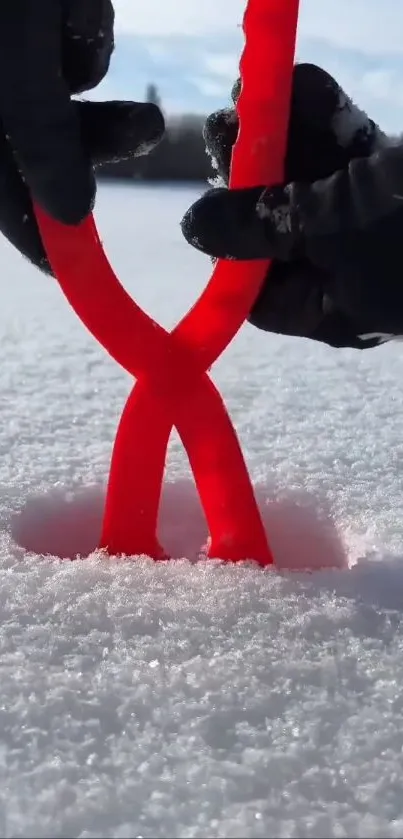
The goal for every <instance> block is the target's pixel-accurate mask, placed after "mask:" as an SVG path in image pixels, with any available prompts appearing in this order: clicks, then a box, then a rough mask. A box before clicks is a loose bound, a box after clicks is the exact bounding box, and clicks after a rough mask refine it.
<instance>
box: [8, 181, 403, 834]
mask: <svg viewBox="0 0 403 839" xmlns="http://www.w3.org/2000/svg"><path fill="white" fill-rule="evenodd" d="M195 197H196V191H195V190H190V189H176V190H170V189H160V188H155V189H145V188H142V187H139V188H137V187H135V188H131V189H130V188H122V187H110V186H104V187H102V188H101V190H100V194H99V200H98V208H99V209H98V218H99V224H100V228H101V231H102V234H103V235H104V237H105V242H106V246H107V250H108V252H109V255H110V257H111V260H112V262H113V264H114V266H115V268H116V270H117V272H118V274H119V275H120V276H121V278H122V280H123V281H124V283H125V285H126V286H127V288H129V289H130V290H131V291H132V293H133V294H136V296H137V298H138V300H139V301H140V303H141V304H142V305H144V306H145V307H146V308H147V310H148V311H150V312H151V313H152V314H153V315H155V316H157V317H158V319H159V320H161V321H162V322H163V323H164V325H166V326H168V327H171V326H173V324H174V323H175V322H176V320H177V319H178V318H179V317H180V316H181V315H182V314H183V312H184V311H185V310H186V309H187V308H188V307H189V306H190V305H191V304H192V303H193V302H194V300H195V298H196V296H197V294H198V292H199V291H200V290H201V289H202V287H203V285H204V283H205V281H206V278H207V276H208V274H209V272H210V263H209V260H208V259H206V258H204V257H203V256H201V255H200V254H199V253H197V252H196V251H193V250H192V249H190V248H189V247H188V246H187V245H186V244H185V242H184V241H183V240H182V238H181V233H180V229H179V220H180V218H181V216H182V214H183V212H184V210H185V209H187V207H188V206H189V205H190V203H191V202H192V201H193V200H194V199H195ZM0 261H1V269H2V270H1V275H0V282H1V307H0V331H1V347H2V365H1V369H0V400H1V414H2V425H1V430H0V447H1V462H0V481H1V492H0V505H1V506H0V515H1V533H0V539H1V544H0V556H1V559H0V580H1V585H0V685H1V687H0V697H1V701H0V814H1V817H0V835H1V836H4V837H32V836H36V837H83V839H84V837H85V839H87V837H88V838H89V837H97V836H100V835H103V836H106V837H152V836H154V837H167V838H168V837H207V836H211V837H240V836H245V837H274V836H278V837H343V836H346V837H370V836H371V837H377V836H379V837H380V836H385V837H386V836H387V837H401V836H403V751H402V750H403V694H402V690H401V685H402V683H403V625H402V610H403V562H402V555H403V519H402V501H401V499H402V464H403V443H402V409H403V395H402V393H403V386H402V379H403V375H402V374H403V355H402V347H401V344H395V345H388V346H384V347H382V348H380V349H378V350H374V351H367V352H364V353H362V354H360V353H359V352H358V351H344V350H339V351H335V350H330V349H328V348H326V347H321V346H316V345H314V344H312V345H311V344H310V343H309V342H306V341H302V340H297V339H283V338H279V337H271V336H267V335H264V334H263V333H259V332H257V331H255V330H254V329H252V327H249V326H246V327H245V328H244V329H243V330H242V332H241V333H240V335H239V336H238V338H237V339H236V341H235V342H234V344H233V345H232V346H231V348H230V350H229V351H228V352H227V353H226V355H225V357H224V358H223V359H222V360H221V361H220V363H219V364H218V365H217V367H216V368H215V371H214V373H215V379H216V381H218V383H219V385H220V388H221V390H222V392H223V394H224V396H225V397H226V400H227V403H228V405H229V407H230V410H231V414H232V417H233V418H234V420H235V423H236V427H237V429H238V431H239V434H240V438H241V441H242V444H243V447H244V451H245V453H246V456H247V460H248V464H249V467H250V470H251V472H252V475H253V478H254V481H255V483H256V485H257V487H258V494H259V499H260V502H261V504H262V510H263V515H264V518H265V521H266V522H267V526H268V532H269V534H270V539H271V543H272V546H273V549H274V552H275V555H276V558H277V561H278V565H279V569H278V570H275V571H262V570H261V569H259V568H257V567H255V566H254V565H253V564H252V563H245V564H243V565H240V566H235V567H234V566H231V565H225V564H220V563H217V562H203V563H195V562H194V561H192V560H193V559H194V557H195V555H196V552H197V549H198V548H199V546H200V544H201V543H202V542H203V538H204V536H205V533H204V523H203V517H202V515H201V513H200V509H199V507H198V502H197V497H196V495H195V492H194V489H193V484H192V482H191V480H190V477H189V473H188V467H187V462H186V459H185V457H184V455H183V452H182V449H181V447H180V445H179V443H178V441H177V440H176V438H175V439H174V441H173V444H172V446H171V450H170V461H169V472H168V476H169V480H170V483H169V484H168V485H167V488H166V492H165V495H164V506H163V512H162V538H163V541H164V544H165V545H166V546H167V547H168V548H170V549H171V550H172V551H173V553H174V555H176V556H178V557H188V559H183V558H182V559H179V560H178V561H171V562H169V563H165V564H154V563H153V562H152V561H151V560H147V559H144V558H143V559H137V560H125V561H108V560H107V559H105V558H102V557H100V556H97V555H96V554H94V553H93V554H92V555H91V557H90V558H88V559H85V560H84V561H77V562H68V561H62V560H61V559H60V558H58V557H66V556H67V557H68V556H75V555H76V554H77V553H81V554H83V555H86V554H88V553H90V552H91V551H92V550H93V548H94V546H95V545H96V543H97V536H98V532H99V524H100V518H101V513H102V498H103V488H104V484H105V479H106V475H107V470H108V462H109V457H110V453H111V446H112V441H113V436H114V432H115V430H116V426H117V422H118V419H119V415H120V411H121V409H122V407H123V404H124V400H125V396H126V394H127V393H128V391H129V388H130V386H131V381H130V378H129V377H128V376H127V375H126V374H125V373H124V372H122V371H121V370H120V369H119V368H118V367H117V366H116V364H115V363H114V362H112V361H111V360H110V359H109V358H108V357H107V356H106V355H105V353H104V352H103V350H102V349H101V348H99V347H98V346H97V345H96V344H95V342H94V340H93V339H92V338H91V336H89V335H88V334H87V333H86V332H85V330H84V328H83V327H82V326H81V325H80V323H78V321H77V320H76V318H75V316H74V314H73V313H72V312H71V310H70V309H69V307H68V305H67V304H66V303H65V301H64V299H63V297H62V294H61V292H60V290H59V288H58V287H57V285H56V283H54V282H53V281H52V280H50V279H49V278H46V277H43V276H41V275H39V274H38V273H36V272H35V271H34V270H33V269H32V268H31V267H30V266H29V265H27V264H26V263H24V262H23V261H22V260H21V258H20V257H19V256H18V255H17V254H15V253H14V252H13V250H12V249H11V248H10V247H9V246H8V245H7V244H6V243H4V242H3V241H0ZM94 294H96V279H94ZM304 566H305V567H306V566H307V567H309V568H310V569H311V571H304V570H301V568H303V567H304ZM290 569H296V570H290Z"/></svg>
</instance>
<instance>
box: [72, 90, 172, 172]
mask: <svg viewBox="0 0 403 839" xmlns="http://www.w3.org/2000/svg"><path fill="white" fill-rule="evenodd" d="M75 105H76V107H77V110H78V115H79V119H80V125H81V135H82V143H83V146H84V149H85V151H86V153H87V154H88V156H89V157H90V158H91V161H92V163H93V164H95V165H97V164H102V163H110V162H113V161H115V160H116V161H119V160H127V159H129V158H131V157H139V156H141V155H145V154H148V153H149V152H150V151H151V149H152V148H153V147H154V146H156V145H157V143H159V141H160V140H161V139H162V136H163V134H164V130H165V124H164V117H163V115H162V113H161V111H160V109H159V108H158V107H157V105H153V104H151V103H148V102H145V103H142V102H76V103H75Z"/></svg>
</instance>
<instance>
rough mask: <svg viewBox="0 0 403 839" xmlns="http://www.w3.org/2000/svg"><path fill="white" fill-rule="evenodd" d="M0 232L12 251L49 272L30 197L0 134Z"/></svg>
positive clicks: (6, 144)
mask: <svg viewBox="0 0 403 839" xmlns="http://www.w3.org/2000/svg"><path fill="white" fill-rule="evenodd" d="M0 231H1V233H2V234H3V235H4V236H5V237H6V239H8V241H9V242H10V243H11V244H12V245H14V247H15V248H17V250H18V251H19V252H20V253H21V254H22V255H23V256H25V257H26V258H27V259H29V260H30V261H31V262H32V263H33V264H34V265H36V266H37V267H38V268H40V269H41V270H42V271H45V272H47V273H50V267H49V263H48V260H47V257H46V254H45V251H44V247H43V244H42V239H41V237H40V234H39V230H38V226H37V223H36V218H35V215H34V211H33V207H32V201H31V196H30V193H29V190H28V188H27V186H26V185H25V183H24V181H23V180H22V178H21V175H20V174H19V172H18V169H17V167H16V165H15V160H14V157H13V154H12V151H11V148H10V145H9V143H8V142H7V140H6V138H5V137H4V135H2V134H0Z"/></svg>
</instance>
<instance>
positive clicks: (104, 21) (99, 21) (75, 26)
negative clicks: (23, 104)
mask: <svg viewBox="0 0 403 839" xmlns="http://www.w3.org/2000/svg"><path fill="white" fill-rule="evenodd" d="M62 9H63V21H62V71H63V77H64V79H65V81H66V82H67V84H68V86H69V90H70V92H71V93H82V92H83V91H85V90H91V89H92V88H94V87H96V86H97V85H98V84H99V83H100V82H101V81H102V79H103V78H104V77H105V75H106V73H107V72H108V69H109V65H110V60H111V56H112V53H113V50H114V46H115V44H114V33H113V27H114V20H115V15H114V11H113V6H112V3H111V2H110V0H64V4H63V7H62Z"/></svg>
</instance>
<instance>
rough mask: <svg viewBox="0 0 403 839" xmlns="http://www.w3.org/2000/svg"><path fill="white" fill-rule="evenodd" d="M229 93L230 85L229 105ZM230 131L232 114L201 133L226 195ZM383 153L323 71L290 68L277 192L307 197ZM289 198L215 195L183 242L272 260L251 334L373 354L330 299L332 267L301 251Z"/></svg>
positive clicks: (370, 125) (368, 340)
mask: <svg viewBox="0 0 403 839" xmlns="http://www.w3.org/2000/svg"><path fill="white" fill-rule="evenodd" d="M238 94H239V83H237V84H236V85H235V88H234V90H233V99H234V101H236V98H237V96H238ZM237 132H238V123H237V117H236V113H235V111H234V110H233V109H227V110H223V111H219V112H217V113H215V114H212V115H211V116H210V117H209V118H208V120H207V122H206V125H205V129H204V137H205V141H206V147H207V151H208V153H209V154H210V156H211V157H212V158H213V163H214V165H215V168H216V169H217V171H218V175H219V178H220V179H221V180H222V181H223V182H224V184H225V185H226V186H227V185H228V178H229V167H230V160H231V153H232V147H233V144H234V142H235V140H236V137H237ZM386 144H387V138H386V137H385V135H384V134H382V133H381V132H380V130H379V128H378V127H377V126H376V125H375V123H374V122H373V121H372V120H370V119H369V118H368V117H367V116H366V115H365V114H363V113H362V112H361V111H359V110H358V108H356V107H355V105H353V103H352V102H351V101H350V100H349V99H348V97H347V96H346V95H345V94H344V92H343V91H342V90H341V88H340V87H339V85H338V84H337V83H336V82H335V80H334V79H333V78H332V77H331V76H329V75H328V74H327V73H326V72H325V71H323V70H321V69H320V68H318V67H315V66H314V65H310V64H300V65H297V66H296V67H295V68H294V78H293V91H292V103H291V115H290V126H289V133H288V146H287V155H286V161H285V181H286V183H288V184H293V183H294V182H296V183H297V184H298V183H300V184H305V185H306V186H305V189H306V190H309V189H310V187H309V184H310V183H311V182H315V181H317V180H318V179H326V178H328V177H329V176H331V175H332V174H333V173H335V172H337V171H346V170H347V169H348V167H349V165H350V162H351V161H352V160H354V159H357V160H358V159H362V158H368V157H369V156H370V155H372V154H373V153H374V151H375V150H376V149H377V148H382V147H383V146H385V145H386ZM330 180H332V179H331V178H330ZM324 183H325V181H324ZM301 189H302V187H301ZM312 189H314V187H313V188H312ZM293 195H294V190H293V186H289V187H280V186H278V187H274V188H272V189H267V188H265V186H261V187H257V188H255V189H249V190H248V189H246V190H230V191H229V190H228V189H226V188H218V189H214V190H212V191H210V192H208V193H207V194H206V195H205V196H204V197H203V198H201V199H200V200H199V201H197V202H196V204H194V205H193V207H191V208H190V210H189V211H188V212H187V214H186V215H185V217H184V219H183V221H182V230H183V233H184V236H185V238H186V239H187V241H188V242H189V243H190V244H192V245H193V246H194V247H196V248H198V249H199V250H202V251H203V252H205V253H208V254H209V255H210V256H213V257H214V258H233V259H260V258H263V259H264V258H269V259H273V260H274V262H273V263H272V266H271V269H270V271H269V273H268V276H267V278H266V281H265V283H264V285H263V288H262V290H261V293H260V294H259V297H258V299H257V301H256V303H255V305H254V307H253V310H252V312H251V313H250V317H249V320H250V322H251V323H253V324H254V325H255V326H257V327H259V328H260V329H264V330H267V331H270V332H277V333H282V334H286V335H296V336H303V337H309V338H312V339H315V340H318V341H323V342H325V343H328V344H330V345H332V346H336V347H343V346H350V347H357V348H361V349H362V348H365V347H371V346H376V345H377V344H378V343H379V338H378V337H377V336H372V335H371V336H369V337H367V336H364V337H363V336H362V333H363V332H368V331H372V330H368V329H366V324H365V323H364V321H365V319H360V312H359V311H358V313H357V310H356V307H355V308H354V307H349V306H345V301H344V300H341V299H340V295H338V294H337V293H334V291H335V275H334V272H333V263H332V260H331V259H330V260H329V259H328V260H325V261H324V260H318V261H317V260H315V258H314V255H313V254H312V253H311V251H310V250H309V249H308V248H307V247H306V243H305V236H304V230H303V225H302V223H301V219H300V217H299V213H298V200H295V201H294V200H293ZM306 203H308V199H306ZM318 215H319V216H320V208H318Z"/></svg>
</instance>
